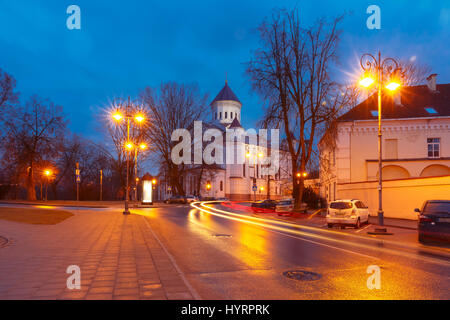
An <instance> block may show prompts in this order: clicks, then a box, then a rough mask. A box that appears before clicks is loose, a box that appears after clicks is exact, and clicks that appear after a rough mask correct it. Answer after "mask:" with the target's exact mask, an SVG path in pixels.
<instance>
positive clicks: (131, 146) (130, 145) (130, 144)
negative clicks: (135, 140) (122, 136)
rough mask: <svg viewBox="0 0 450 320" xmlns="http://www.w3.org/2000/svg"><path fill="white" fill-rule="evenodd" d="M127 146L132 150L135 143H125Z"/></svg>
mask: <svg viewBox="0 0 450 320" xmlns="http://www.w3.org/2000/svg"><path fill="white" fill-rule="evenodd" d="M125 147H126V148H127V149H128V150H131V149H133V144H132V143H131V142H128V143H127V144H125Z"/></svg>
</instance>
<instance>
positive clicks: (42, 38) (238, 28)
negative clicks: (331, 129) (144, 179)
mask: <svg viewBox="0 0 450 320" xmlns="http://www.w3.org/2000/svg"><path fill="white" fill-rule="evenodd" d="M71 4H76V5H78V6H79V7H80V8H81V30H68V29H67V27H66V19H67V17H68V16H69V15H68V14H67V13H66V9H67V7H68V6H69V5H71ZM372 4H376V5H378V6H379V7H380V8H381V29H380V30H369V29H368V28H367V27H366V20H367V18H368V16H369V15H368V14H367V13H366V9H367V7H368V6H369V5H372ZM294 6H296V7H297V8H298V9H299V11H300V17H301V19H302V26H303V27H308V26H311V25H312V24H313V23H314V21H315V20H316V19H318V18H320V17H329V18H332V17H335V16H337V15H340V14H343V13H347V16H346V18H345V20H344V21H343V23H342V24H341V29H342V31H343V34H342V42H341V44H340V51H339V52H340V62H341V63H340V66H339V69H340V70H341V71H342V79H344V80H345V78H349V75H348V74H349V73H353V72H354V71H355V70H358V68H359V65H358V57H359V56H360V55H361V54H362V53H364V52H371V53H376V52H377V51H378V50H381V52H382V53H383V55H384V56H392V57H395V58H399V59H413V60H416V61H417V62H419V63H425V64H428V65H429V66H431V67H432V69H433V72H435V73H438V74H439V76H438V83H450V65H449V57H450V1H402V0H395V1H392V0H391V1H336V0H334V1H320V0H319V1H317V0H315V1H313V0H304V1H288V0H278V1H273V0H272V1H269V0H259V1H247V0H239V1H237V0H226V1H225V0H220V1H218V0H215V1H206V0H190V1H171V0H164V1H162V0H160V1H153V0H149V1H134V0H128V1H93V0H88V1H84V0H71V1H62V0H58V1H36V0H30V1H25V0H14V1H13V0H2V1H1V2H0V68H1V69H3V70H4V71H6V72H8V73H10V74H11V75H13V76H14V77H15V79H16V80H17V89H18V91H19V92H20V95H21V100H22V101H24V100H26V99H27V98H28V96H29V95H31V94H34V93H36V94H38V95H40V96H42V97H46V98H49V99H51V100H52V101H54V102H55V103H57V104H59V105H62V106H63V107H64V111H65V113H66V114H67V115H68V117H69V118H70V124H69V127H70V129H71V130H72V131H73V132H76V133H79V134H82V135H85V136H87V137H89V138H93V139H98V138H96V137H98V135H97V134H96V130H98V126H99V121H98V118H97V117H95V115H96V114H98V113H99V112H101V110H102V108H104V107H105V106H106V105H107V103H108V101H110V100H111V99H112V98H114V97H116V96H128V95H130V96H132V97H133V96H134V97H135V96H136V95H137V94H138V92H139V91H140V90H141V89H142V88H144V87H146V86H158V85H159V84H160V83H161V82H162V81H177V82H180V83H197V84H198V85H199V87H200V89H201V91H202V92H203V93H207V94H209V98H210V101H211V100H212V99H213V98H214V97H215V95H216V94H217V93H218V92H219V90H220V89H221V88H222V87H223V85H224V80H225V74H226V73H227V74H228V82H229V85H230V87H231V88H232V90H233V91H234V92H235V94H236V95H237V96H238V97H239V99H240V100H241V102H242V103H243V109H242V122H243V124H244V126H246V127H251V126H255V123H256V122H257V120H258V118H259V117H260V116H261V115H262V112H263V110H262V107H261V105H262V103H261V102H260V101H259V98H258V96H257V95H256V94H255V93H253V92H252V91H251V87H250V84H249V81H248V79H247V78H246V76H245V65H244V63H245V62H247V61H248V60H249V59H250V58H251V55H252V51H253V50H255V49H257V48H258V46H259V43H258V35H257V33H256V31H255V29H256V27H257V26H258V25H259V24H260V23H261V21H262V20H263V19H264V18H265V17H267V16H269V15H270V14H271V10H272V9H273V8H274V7H277V8H283V7H284V8H293V7H294ZM349 80H351V79H350V78H349Z"/></svg>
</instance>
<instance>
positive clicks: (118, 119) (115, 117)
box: [112, 111, 123, 121]
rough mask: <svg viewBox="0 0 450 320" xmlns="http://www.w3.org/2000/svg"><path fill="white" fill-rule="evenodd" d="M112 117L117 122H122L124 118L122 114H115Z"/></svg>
mask: <svg viewBox="0 0 450 320" xmlns="http://www.w3.org/2000/svg"><path fill="white" fill-rule="evenodd" d="M112 117H113V119H114V120H116V121H120V120H122V118H123V116H122V114H121V113H120V112H118V111H117V112H114V113H113V115H112Z"/></svg>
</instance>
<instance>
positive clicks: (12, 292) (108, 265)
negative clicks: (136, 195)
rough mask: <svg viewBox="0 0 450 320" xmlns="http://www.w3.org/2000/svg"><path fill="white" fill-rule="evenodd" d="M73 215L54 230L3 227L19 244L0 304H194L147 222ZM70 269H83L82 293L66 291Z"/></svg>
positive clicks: (1, 262) (102, 214) (9, 253)
mask: <svg viewBox="0 0 450 320" xmlns="http://www.w3.org/2000/svg"><path fill="white" fill-rule="evenodd" d="M73 213H74V216H73V217H72V218H70V219H68V220H66V221H64V222H63V223H61V224H57V225H53V226H42V225H25V224H18V223H14V222H7V221H5V222H4V223H2V224H1V225H0V234H3V233H6V231H8V233H12V234H14V235H15V237H16V238H17V239H18V241H15V242H14V243H12V244H11V245H10V246H8V248H7V250H5V251H2V252H1V253H2V258H1V259H0V274H1V275H4V274H6V275H8V276H7V277H4V278H1V279H0V299H98V300H108V299H167V298H169V299H192V296H191V295H190V293H189V290H188V288H186V286H185V285H184V283H183V281H182V280H181V278H180V277H179V275H178V273H177V271H176V269H175V268H174V266H173V265H172V262H171V261H170V259H169V258H168V256H167V254H166V253H165V251H164V250H163V249H162V248H161V247H160V245H159V243H158V242H157V241H156V240H155V238H154V237H153V235H152V233H151V232H150V231H149V230H148V225H147V224H146V222H145V219H146V218H144V217H143V216H140V215H130V216H126V217H124V216H123V215H122V214H121V212H118V211H111V212H108V211H98V212H97V211H95V212H90V213H89V214H86V212H82V213H80V212H78V211H73ZM68 230H70V232H68ZM2 250H3V249H2ZM70 265H78V266H80V268H81V290H70V289H68V288H67V287H66V281H67V279H68V278H69V277H70V276H71V274H68V273H66V270H67V267H68V266H70Z"/></svg>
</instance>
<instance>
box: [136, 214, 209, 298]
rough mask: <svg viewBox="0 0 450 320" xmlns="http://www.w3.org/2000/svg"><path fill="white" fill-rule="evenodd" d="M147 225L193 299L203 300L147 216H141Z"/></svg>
mask: <svg viewBox="0 0 450 320" xmlns="http://www.w3.org/2000/svg"><path fill="white" fill-rule="evenodd" d="M141 217H142V218H143V219H144V221H145V223H146V224H147V227H148V229H149V230H150V232H151V233H152V235H153V237H155V239H156V241H158V243H159V245H160V246H161V248H162V249H163V250H164V252H165V253H166V254H167V256H168V257H169V260H170V261H171V262H172V264H173V266H174V268H175V270H176V271H177V273H178V274H179V275H180V277H181V279H182V280H183V282H184V284H185V285H186V287H187V288H188V290H189V291H190V293H191V295H192V297H194V299H195V300H202V298H201V297H200V295H199V294H198V293H197V291H196V290H195V289H194V287H192V285H191V284H190V283H189V281H188V280H187V279H186V277H185V275H184V273H183V271H181V269H180V267H179V266H178V264H177V263H176V262H175V258H174V257H173V256H172V255H171V254H170V252H169V251H168V250H167V248H166V246H165V245H164V244H163V243H162V242H161V240H159V238H158V236H157V235H156V234H155V232H154V231H153V229H152V227H150V224H149V223H148V221H147V218H146V217H145V216H141Z"/></svg>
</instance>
